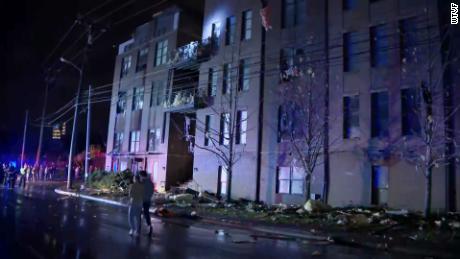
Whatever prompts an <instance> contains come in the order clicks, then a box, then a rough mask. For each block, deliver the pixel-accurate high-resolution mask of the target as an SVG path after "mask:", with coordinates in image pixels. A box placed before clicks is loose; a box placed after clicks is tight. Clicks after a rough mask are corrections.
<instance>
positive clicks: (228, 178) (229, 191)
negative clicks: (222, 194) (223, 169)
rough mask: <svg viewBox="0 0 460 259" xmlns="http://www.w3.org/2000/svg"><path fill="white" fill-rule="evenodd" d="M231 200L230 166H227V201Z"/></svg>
mask: <svg viewBox="0 0 460 259" xmlns="http://www.w3.org/2000/svg"><path fill="white" fill-rule="evenodd" d="M231 200H232V168H231V167H229V168H227V202H230V201H231Z"/></svg>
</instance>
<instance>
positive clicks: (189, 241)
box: [0, 182, 408, 259]
mask: <svg viewBox="0 0 460 259" xmlns="http://www.w3.org/2000/svg"><path fill="white" fill-rule="evenodd" d="M59 185H62V183H56V182H54V183H46V184H45V183H35V184H31V185H29V186H28V187H27V188H26V189H25V190H21V189H16V190H10V189H2V188H1V187H0V200H1V203H0V209H1V212H0V233H1V234H0V258H1V259H9V258H76V259H78V258H110V259H115V258H310V257H314V258H408V256H402V255H400V256H396V255H390V254H388V253H385V252H382V251H373V250H363V249H358V248H352V247H345V246H338V245H331V244H324V242H323V243H319V242H317V243H315V242H308V241H293V240H276V239H267V238H258V239H253V238H252V237H251V236H250V235H251V234H252V233H250V232H248V231H244V230H237V229H229V228H221V227H217V226H212V225H204V224H201V223H196V224H195V223H193V222H189V221H180V220H176V221H174V222H172V221H169V220H168V221H161V220H159V219H153V222H154V228H153V236H151V237H149V236H146V235H141V236H140V237H139V238H132V237H130V236H129V235H128V223H127V209H126V208H122V207H115V206H112V205H104V204H100V203H96V202H92V201H86V200H81V199H76V198H69V197H67V196H60V195H57V194H56V193H54V191H53V190H54V188H56V187H57V186H59ZM143 227H144V230H145V225H143ZM218 229H221V230H222V231H217V232H216V230H218ZM254 256H255V257H254Z"/></svg>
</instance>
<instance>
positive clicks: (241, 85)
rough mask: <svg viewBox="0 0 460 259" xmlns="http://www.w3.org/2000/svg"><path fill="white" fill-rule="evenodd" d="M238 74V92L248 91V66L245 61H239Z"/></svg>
mask: <svg viewBox="0 0 460 259" xmlns="http://www.w3.org/2000/svg"><path fill="white" fill-rule="evenodd" d="M239 70H240V73H239V78H238V90H240V91H247V90H249V64H248V60H247V59H242V60H240V68H239Z"/></svg>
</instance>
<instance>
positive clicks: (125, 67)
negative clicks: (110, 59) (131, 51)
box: [120, 56, 131, 78]
mask: <svg viewBox="0 0 460 259" xmlns="http://www.w3.org/2000/svg"><path fill="white" fill-rule="evenodd" d="M130 68H131V56H126V57H124V58H123V59H122V60H121V72H120V78H123V77H125V76H126V75H127V74H128V73H129V69H130Z"/></svg>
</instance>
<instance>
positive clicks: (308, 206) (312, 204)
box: [303, 200, 331, 213]
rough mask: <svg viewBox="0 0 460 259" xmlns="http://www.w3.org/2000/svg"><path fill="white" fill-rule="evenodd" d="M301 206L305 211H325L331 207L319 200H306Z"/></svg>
mask: <svg viewBox="0 0 460 259" xmlns="http://www.w3.org/2000/svg"><path fill="white" fill-rule="evenodd" d="M303 208H304V209H305V211H307V212H310V213H312V212H325V211H328V210H330V209H331V207H330V206H329V205H327V204H325V203H323V202H321V201H319V200H308V201H307V202H306V203H305V204H304V205H303Z"/></svg>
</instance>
